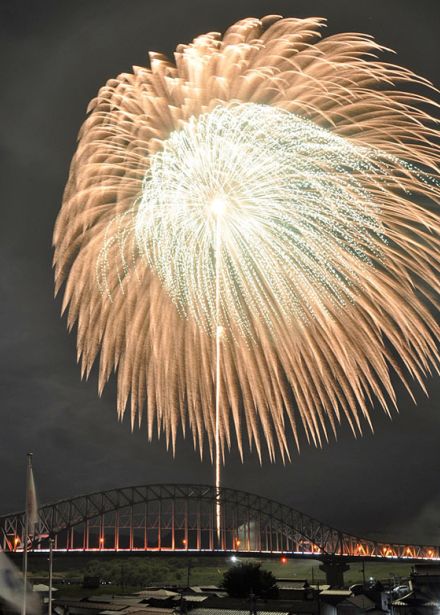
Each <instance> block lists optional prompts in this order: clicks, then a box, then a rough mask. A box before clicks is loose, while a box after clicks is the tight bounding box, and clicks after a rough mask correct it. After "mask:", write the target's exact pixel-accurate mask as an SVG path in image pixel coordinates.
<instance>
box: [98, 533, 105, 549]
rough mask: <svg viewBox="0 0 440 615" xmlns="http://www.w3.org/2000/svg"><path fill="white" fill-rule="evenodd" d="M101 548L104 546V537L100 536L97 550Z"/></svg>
mask: <svg viewBox="0 0 440 615" xmlns="http://www.w3.org/2000/svg"><path fill="white" fill-rule="evenodd" d="M103 546H104V537H103V536H101V538H100V539H99V548H100V549H102V547H103Z"/></svg>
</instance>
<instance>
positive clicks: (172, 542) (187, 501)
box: [0, 484, 440, 562]
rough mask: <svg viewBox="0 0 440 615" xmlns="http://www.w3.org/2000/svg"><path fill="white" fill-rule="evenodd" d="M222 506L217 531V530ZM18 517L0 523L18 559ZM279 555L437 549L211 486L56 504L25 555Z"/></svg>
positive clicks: (44, 512) (412, 554)
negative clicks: (343, 527)
mask: <svg viewBox="0 0 440 615" xmlns="http://www.w3.org/2000/svg"><path fill="white" fill-rule="evenodd" d="M219 501H220V509H221V524H220V525H221V526H220V531H218V530H217V528H216V506H217V503H218V502H219ZM24 524H25V520H24V513H23V512H20V513H15V514H11V515H5V516H2V517H0V545H1V546H2V548H3V550H4V551H6V552H20V551H23V545H24V540H25V531H24ZM50 538H52V539H53V541H54V542H53V548H54V550H55V551H57V552H64V553H94V554H95V553H103V554H113V553H121V554H125V553H141V552H163V553H173V554H185V553H188V554H193V555H194V554H201V553H206V554H214V555H215V554H217V555H218V554H221V553H237V554H239V553H241V554H243V555H249V556H250V555H258V556H262V555H284V556H288V557H291V556H296V557H314V558H316V559H320V560H324V561H325V560H326V559H330V558H333V559H341V560H353V559H357V558H360V559H367V558H368V559H370V558H371V559H378V560H390V559H394V560H395V559H402V560H405V561H413V562H414V561H421V560H424V561H426V560H440V548H439V547H438V546H426V545H425V546H423V545H410V544H392V543H384V542H375V541H372V540H364V539H362V538H358V537H356V536H352V535H350V534H347V533H345V532H341V531H339V530H336V529H334V528H333V527H330V526H329V525H326V524H325V523H321V522H320V521H318V520H317V519H313V518H312V517H310V516H308V515H305V514H303V513H301V512H298V511H297V510H295V509H293V508H291V507H289V506H286V505H284V504H280V503H279V502H275V501H273V500H270V499H268V498H265V497H261V496H259V495H254V494H252V493H247V492H245V491H238V490H236V489H228V488H226V487H222V488H220V490H217V489H216V488H215V487H213V486H210V485H192V484H182V485H179V484H153V485H142V486H135V487H125V488H121V489H111V490H108V491H100V492H96V493H91V494H87V495H82V496H77V497H74V498H71V499H66V500H60V501H58V502H55V503H53V504H48V505H46V506H42V507H41V508H40V509H39V522H38V524H37V526H36V528H35V538H34V540H33V541H32V542H31V543H29V545H28V549H29V550H30V551H31V552H43V553H44V552H46V551H47V550H48V548H49V540H50Z"/></svg>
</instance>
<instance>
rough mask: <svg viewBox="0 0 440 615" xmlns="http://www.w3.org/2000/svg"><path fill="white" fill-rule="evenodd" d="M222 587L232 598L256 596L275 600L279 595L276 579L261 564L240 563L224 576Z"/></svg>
mask: <svg viewBox="0 0 440 615" xmlns="http://www.w3.org/2000/svg"><path fill="white" fill-rule="evenodd" d="M222 587H224V589H225V590H226V591H227V592H228V594H229V596H231V597H232V598H247V597H248V596H250V595H251V594H254V595H255V596H257V597H260V598H275V597H276V596H277V594H278V587H277V585H276V579H275V577H274V576H273V574H272V573H271V572H270V571H269V570H263V569H262V568H261V564H253V563H246V562H245V563H240V564H236V565H235V566H232V567H231V568H229V570H227V571H226V572H225V573H224V575H223V582H222Z"/></svg>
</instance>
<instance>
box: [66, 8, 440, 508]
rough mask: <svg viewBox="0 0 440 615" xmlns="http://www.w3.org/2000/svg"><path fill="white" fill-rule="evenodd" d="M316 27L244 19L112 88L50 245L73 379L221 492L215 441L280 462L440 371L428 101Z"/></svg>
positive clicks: (95, 110) (418, 82)
mask: <svg viewBox="0 0 440 615" xmlns="http://www.w3.org/2000/svg"><path fill="white" fill-rule="evenodd" d="M323 25H324V20H322V19H317V18H310V19H282V18H280V17H278V16H268V17H265V18H263V19H261V20H260V19H245V20H243V21H240V22H238V23H237V24H235V25H233V26H232V27H231V28H229V30H228V31H227V32H226V33H225V34H224V35H223V36H221V35H220V34H218V33H215V32H211V33H209V34H206V35H203V36H200V37H198V38H196V39H195V40H194V41H193V43H192V44H190V45H179V46H178V47H177V49H176V52H175V54H174V62H171V61H170V60H168V59H167V58H166V57H164V56H162V55H160V54H157V53H152V54H150V68H143V67H138V66H135V67H133V72H132V73H126V74H121V75H119V76H118V77H117V78H115V79H111V80H110V81H108V82H107V84H106V85H105V86H104V87H103V88H102V89H101V90H100V91H99V93H98V95H97V97H96V98H95V99H94V100H93V101H92V102H91V103H90V106H89V114H88V117H87V119H86V121H85V123H84V125H83V127H82V129H81V132H80V138H79V143H78V148H77V151H76V154H75V156H74V158H73V161H72V166H71V170H70V176H69V181H68V183H67V187H66V190H65V195H64V201H63V206H62V209H61V212H60V214H59V217H58V220H57V223H56V227H55V232H54V246H55V257H54V263H55V277H56V291H57V292H58V290H59V289H60V288H61V287H62V286H63V285H65V292H64V302H63V310H67V314H68V317H67V318H68V326H69V328H72V327H73V326H74V325H75V324H76V325H77V336H78V358H79V361H80V363H81V366H82V373H83V375H84V376H85V377H87V376H88V375H89V373H90V370H91V369H92V366H93V364H94V362H95V361H98V357H99V391H100V392H101V391H102V389H103V387H104V385H105V383H106V382H107V380H108V379H109V377H110V374H111V373H112V372H113V371H115V372H116V373H117V387H118V400H117V406H118V412H119V416H120V417H122V416H123V414H124V412H125V410H126V407H127V405H128V404H129V405H130V409H131V420H132V425H134V424H135V423H136V421H138V422H139V423H140V422H141V420H142V417H143V416H145V417H146V423H147V432H148V437H149V438H152V436H153V433H154V430H155V429H157V432H158V434H161V433H162V432H164V434H165V437H166V441H167V444H168V445H171V446H172V447H173V449H174V446H175V440H176V435H177V433H178V429H179V426H180V427H181V429H182V430H183V432H184V433H185V432H186V430H187V428H188V426H189V428H190V429H191V433H192V437H193V440H194V445H195V446H197V447H198V448H199V450H200V452H201V453H203V448H204V445H205V444H206V442H207V443H208V447H209V450H210V454H211V458H212V459H213V461H214V462H215V466H216V482H217V485H218V484H219V480H220V466H221V463H222V462H223V461H224V455H225V451H226V449H227V448H229V447H230V446H231V442H232V431H234V432H235V434H236V440H237V443H238V447H239V450H240V452H241V453H243V441H244V439H245V435H247V438H248V440H249V445H250V446H251V447H255V448H256V450H257V452H258V454H259V455H260V457H261V456H262V454H263V444H264V445H266V447H267V451H268V454H269V457H270V458H271V459H273V458H274V457H275V455H276V453H277V451H278V452H279V454H280V455H281V457H282V459H287V458H289V455H290V453H289V437H288V435H287V433H288V432H289V429H291V431H292V432H293V438H294V439H295V441H296V444H297V445H298V443H299V435H298V434H299V431H300V428H302V429H303V430H304V432H305V434H306V437H307V439H308V440H309V441H311V442H313V443H314V444H316V445H320V444H321V442H322V440H323V439H327V438H328V432H329V430H332V431H333V432H335V433H336V429H337V425H338V423H340V422H341V420H343V419H344V418H345V420H347V421H348V423H349V424H350V426H351V429H352V430H353V432H354V433H355V434H358V433H360V432H361V429H362V425H363V423H365V421H367V422H368V423H370V419H369V408H370V407H371V405H372V404H373V403H377V404H378V405H380V406H381V407H382V408H383V409H384V410H385V411H386V412H387V413H388V412H389V408H390V407H391V406H395V405H396V397H395V393H394V391H393V386H392V382H391V376H390V372H391V371H394V372H395V373H396V374H397V375H398V377H400V379H401V380H402V381H403V382H404V383H405V385H406V386H407V388H408V390H410V386H409V383H410V381H411V380H415V381H416V382H418V383H419V385H420V386H422V388H423V387H424V384H423V383H424V380H425V378H426V376H427V374H428V373H429V372H430V370H431V369H432V368H433V367H434V368H435V369H437V368H438V351H437V346H436V342H437V340H438V334H439V329H438V325H437V324H436V322H435V319H434V316H433V314H434V310H435V309H436V306H437V304H436V296H435V292H436V288H437V284H438V278H437V276H438V269H439V260H440V259H439V233H438V231H439V219H438V203H439V198H440V185H439V181H438V164H439V158H440V149H439V143H438V130H437V124H436V120H435V119H434V117H433V115H434V113H435V112H436V110H437V108H438V105H437V104H436V103H435V102H433V100H431V98H430V96H431V95H430V92H431V93H432V95H434V89H433V88H432V86H431V85H430V84H429V83H428V82H427V81H426V80H425V79H423V78H422V77H419V76H417V75H415V74H414V73H412V72H411V71H409V70H407V69H405V68H401V67H399V66H396V65H394V64H390V63H387V62H384V61H380V60H379V59H378V57H377V56H378V54H380V53H382V52H384V51H385V50H384V48H382V47H381V46H380V45H378V44H377V43H376V42H374V41H373V40H372V39H371V38H370V37H369V36H366V35H362V34H353V33H350V34H337V35H334V36H329V37H327V38H321V33H320V31H321V28H322V26H323ZM423 91H424V92H425V93H422V92H423ZM219 511H220V509H219V508H217V514H218V515H219ZM218 519H219V517H218Z"/></svg>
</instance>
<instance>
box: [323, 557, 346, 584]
mask: <svg viewBox="0 0 440 615" xmlns="http://www.w3.org/2000/svg"><path fill="white" fill-rule="evenodd" d="M319 570H322V571H323V572H325V577H326V580H327V584H328V585H331V587H344V572H347V570H350V566H349V565H348V564H346V563H345V562H341V561H338V560H334V559H329V560H326V561H325V562H323V563H322V564H321V566H320V567H319Z"/></svg>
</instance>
